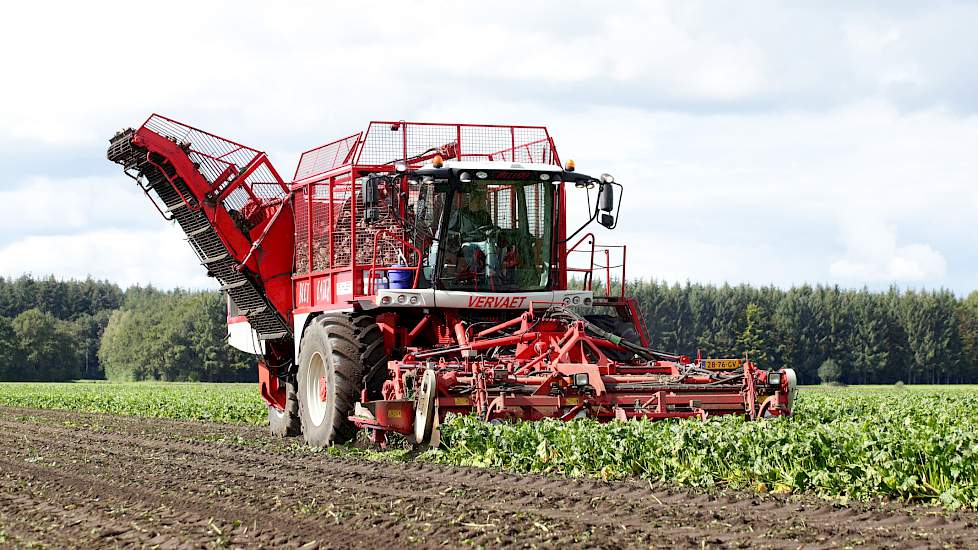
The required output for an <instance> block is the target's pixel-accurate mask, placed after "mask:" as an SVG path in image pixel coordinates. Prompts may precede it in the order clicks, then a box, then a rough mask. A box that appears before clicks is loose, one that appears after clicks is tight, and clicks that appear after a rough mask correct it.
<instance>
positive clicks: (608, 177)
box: [601, 174, 615, 183]
mask: <svg viewBox="0 0 978 550" xmlns="http://www.w3.org/2000/svg"><path fill="white" fill-rule="evenodd" d="M601 181H602V182H604V183H615V176H612V175H611V174H601Z"/></svg>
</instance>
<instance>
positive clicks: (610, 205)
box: [598, 183, 615, 225]
mask: <svg viewBox="0 0 978 550" xmlns="http://www.w3.org/2000/svg"><path fill="white" fill-rule="evenodd" d="M614 209H615V187H614V186H613V185H611V184H610V183H602V184H601V187H600V188H599V189H598V210H601V211H603V212H611V211H613V210H614ZM601 225H604V222H603V221H602V222H601Z"/></svg>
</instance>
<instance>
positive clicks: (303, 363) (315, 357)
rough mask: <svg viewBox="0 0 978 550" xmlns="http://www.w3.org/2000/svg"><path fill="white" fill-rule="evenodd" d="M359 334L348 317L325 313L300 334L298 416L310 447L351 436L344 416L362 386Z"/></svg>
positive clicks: (352, 432) (352, 429)
mask: <svg viewBox="0 0 978 550" xmlns="http://www.w3.org/2000/svg"><path fill="white" fill-rule="evenodd" d="M358 332H359V331H358V330H357V326H356V325H355V324H354V322H353V320H352V319H351V317H350V316H349V315H347V314H337V313H328V314H324V315H321V316H319V317H317V318H316V319H315V320H313V321H312V322H311V323H310V324H309V326H308V327H306V330H305V331H304V332H303V333H302V341H301V342H300V345H299V346H300V347H299V372H298V376H297V382H298V387H297V393H298V397H299V399H298V401H299V417H300V419H301V421H302V435H303V437H304V438H305V440H306V442H307V443H309V444H310V445H312V446H314V447H327V446H329V445H334V444H337V443H346V442H347V441H350V440H352V439H353V438H354V437H355V436H356V426H355V425H354V424H353V423H352V422H350V420H349V416H350V415H351V414H352V413H353V404H354V403H356V402H357V401H358V400H359V399H360V390H361V388H362V387H363V380H362V379H363V374H364V368H363V364H362V362H361V361H360V343H359V341H358V337H357V334H358Z"/></svg>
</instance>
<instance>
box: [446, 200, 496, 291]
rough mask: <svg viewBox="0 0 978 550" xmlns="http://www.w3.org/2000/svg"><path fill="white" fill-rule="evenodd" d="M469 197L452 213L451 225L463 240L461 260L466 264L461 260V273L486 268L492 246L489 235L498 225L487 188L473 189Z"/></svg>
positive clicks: (469, 272) (473, 273) (459, 268)
mask: <svg viewBox="0 0 978 550" xmlns="http://www.w3.org/2000/svg"><path fill="white" fill-rule="evenodd" d="M468 199H469V200H468V202H467V203H466V205H465V206H464V207H463V208H459V209H458V210H456V211H454V212H453V213H452V217H451V219H450V220H449V227H450V228H451V231H453V232H457V233H458V235H459V237H460V241H461V247H460V250H459V252H461V256H462V257H461V258H460V260H463V261H464V264H463V262H459V266H458V271H459V273H460V274H463V273H465V274H468V275H476V274H479V273H482V272H483V271H484V270H485V266H486V254H487V253H488V252H489V248H490V242H489V240H490V238H489V235H490V234H491V233H492V232H493V230H494V229H496V226H495V224H494V223H493V221H492V216H490V215H489V210H488V204H487V198H486V192H485V190H483V189H478V188H476V189H473V190H472V192H471V193H469V196H468Z"/></svg>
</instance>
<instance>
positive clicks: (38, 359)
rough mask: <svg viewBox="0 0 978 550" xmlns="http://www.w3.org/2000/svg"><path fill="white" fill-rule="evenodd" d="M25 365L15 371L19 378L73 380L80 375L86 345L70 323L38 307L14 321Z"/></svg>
mask: <svg viewBox="0 0 978 550" xmlns="http://www.w3.org/2000/svg"><path fill="white" fill-rule="evenodd" d="M11 325H12V328H13V332H14V334H15V335H16V338H17V340H18V348H19V349H20V352H21V354H22V357H23V364H22V365H21V366H20V368H16V367H15V368H16V372H14V373H12V374H13V376H12V378H13V379H15V380H71V379H74V378H77V377H78V374H79V363H80V359H81V357H82V353H81V350H82V346H81V345H80V344H79V342H78V340H77V338H76V337H75V335H74V334H73V332H72V330H71V326H70V324H68V323H67V322H65V321H61V320H59V319H57V318H55V317H54V316H53V315H51V314H50V313H45V312H43V311H41V310H39V309H37V308H34V309H29V310H27V311H25V312H23V313H21V314H20V315H18V316H17V317H15V318H14V320H13V322H12V323H11Z"/></svg>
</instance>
